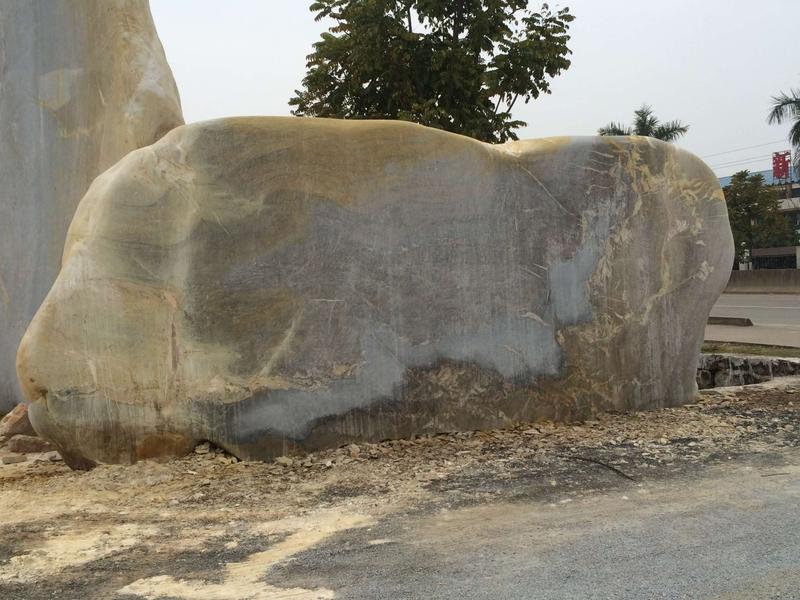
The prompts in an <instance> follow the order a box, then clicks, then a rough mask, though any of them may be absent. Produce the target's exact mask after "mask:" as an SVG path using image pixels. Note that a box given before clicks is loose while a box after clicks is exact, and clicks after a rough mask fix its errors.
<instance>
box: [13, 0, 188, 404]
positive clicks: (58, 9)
mask: <svg viewBox="0 0 800 600" xmlns="http://www.w3.org/2000/svg"><path fill="white" fill-rule="evenodd" d="M182 122H183V120H182V117H181V109H180V102H179V100H178V93H177V90H176V88H175V83H174V81H173V79H172V74H171V72H170V70H169V67H168V66H167V64H166V60H165V58H164V52H163V50H162V48H161V43H160V42H159V40H158V37H157V36H156V33H155V29H154V27H153V22H152V18H151V16H150V8H149V5H148V3H147V1H146V0H58V1H54V0H0V415H2V414H4V413H5V412H7V411H8V410H10V409H11V408H12V407H13V406H14V405H15V404H16V403H17V402H20V401H21V400H22V394H21V392H20V390H19V386H18V384H17V378H16V371H15V368H14V364H15V356H16V352H17V346H18V345H19V341H20V339H21V337H22V334H23V333H24V332H25V328H26V327H27V326H28V324H29V323H30V320H31V318H33V315H34V314H35V312H36V310H37V308H38V307H39V305H40V303H41V301H42V300H43V299H44V297H45V295H46V294H47V292H48V290H49V289H50V287H51V286H52V284H53V281H55V278H56V275H57V274H58V270H59V267H60V263H61V253H62V251H63V248H64V239H65V236H66V233H67V229H68V227H69V224H70V222H71V220H72V217H73V215H74V213H75V208H76V207H77V206H78V203H79V202H80V199H81V198H82V197H83V195H84V194H85V193H86V190H87V189H88V188H89V184H90V183H91V182H92V180H93V179H94V178H95V176H97V175H98V174H100V173H101V172H103V171H105V170H106V169H107V168H108V167H109V166H111V165H113V164H114V163H115V162H117V161H118V160H119V159H120V158H122V157H123V156H125V154H127V153H128V152H129V151H131V150H133V149H136V148H140V147H142V146H146V145H149V144H152V143H153V142H154V141H156V140H157V139H159V138H160V137H161V136H162V135H163V134H164V133H166V132H167V131H169V130H170V129H172V128H174V127H176V126H178V125H180V124H182Z"/></svg>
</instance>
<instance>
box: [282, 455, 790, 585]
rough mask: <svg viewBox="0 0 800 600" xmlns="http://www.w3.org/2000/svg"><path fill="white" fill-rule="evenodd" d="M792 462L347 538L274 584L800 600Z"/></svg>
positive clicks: (393, 526) (452, 515)
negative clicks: (793, 599)
mask: <svg viewBox="0 0 800 600" xmlns="http://www.w3.org/2000/svg"><path fill="white" fill-rule="evenodd" d="M792 453H793V454H792V455H791V456H787V457H786V458H788V461H787V462H784V461H780V462H779V463H773V464H763V463H762V464H758V463H757V462H756V463H752V462H751V463H750V464H747V463H746V462H745V463H744V464H742V463H738V464H728V465H725V466H724V467H718V468H716V470H715V471H712V473H707V474H705V475H704V476H700V477H685V478H683V479H681V480H678V481H674V480H673V481H671V482H664V483H660V484H649V485H646V486H642V485H637V484H629V485H628V486H627V487H623V488H622V489H619V490H615V491H614V492H613V493H597V494H595V495H594V496H592V495H590V496H588V497H584V498H576V499H573V500H571V501H570V499H569V498H562V499H561V500H559V499H557V498H556V499H553V501H552V502H549V503H548V502H540V503H525V502H520V503H500V504H495V505H483V506H477V507H467V508H454V509H451V510H446V511H440V512H437V513H436V514H433V515H431V514H418V515H416V516H415V515H413V514H412V515H408V516H406V517H400V518H398V519H393V520H390V521H388V522H384V523H382V524H378V525H377V526H375V527H373V528H371V529H368V530H355V531H348V532H345V533H342V534H340V535H339V536H337V537H336V538H333V539H330V540H328V542H326V543H325V544H324V545H322V546H320V547H317V548H315V549H313V550H309V551H307V552H305V553H302V554H300V555H297V556H295V558H294V559H293V560H292V561H291V562H289V563H286V564H285V566H283V567H282V568H280V569H275V570H273V572H272V573H271V574H270V576H269V577H268V580H269V581H270V582H271V583H278V584H279V585H280V586H281V587H290V586H295V585H297V586H300V587H303V588H307V589H308V588H313V587H317V586H323V587H327V588H329V589H333V590H335V591H336V598H347V599H348V600H367V599H375V598H392V599H406V598H407V599H416V598H425V599H426V600H433V599H460V600H467V599H483V598H492V599H498V600H500V599H523V598H524V599H531V600H550V599H553V600H556V599H557V600H562V599H565V598H576V599H613V600H628V599H630V600H660V599H664V600H667V599H669V600H672V599H676V600H677V599H679V598H691V599H695V598H697V599H704V600H752V599H756V598H758V599H768V598H784V599H789V598H795V599H796V598H800V461H798V460H797V459H798V458H800V455H798V452H797V450H793V451H792ZM735 462H736V461H734V463H735Z"/></svg>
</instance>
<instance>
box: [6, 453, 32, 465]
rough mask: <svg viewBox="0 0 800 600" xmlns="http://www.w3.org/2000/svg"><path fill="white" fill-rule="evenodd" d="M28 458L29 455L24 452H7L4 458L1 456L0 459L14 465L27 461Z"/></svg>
mask: <svg viewBox="0 0 800 600" xmlns="http://www.w3.org/2000/svg"><path fill="white" fill-rule="evenodd" d="M26 460H28V457H26V456H25V455H24V454H6V455H5V456H3V457H2V458H0V461H2V463H3V464H4V465H13V464H16V463H22V462H25V461H26Z"/></svg>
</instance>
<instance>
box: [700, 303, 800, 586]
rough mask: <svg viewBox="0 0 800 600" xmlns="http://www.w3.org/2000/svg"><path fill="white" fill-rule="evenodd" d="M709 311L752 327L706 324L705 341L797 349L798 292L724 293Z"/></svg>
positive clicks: (799, 332)
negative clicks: (742, 320) (745, 321)
mask: <svg viewBox="0 0 800 600" xmlns="http://www.w3.org/2000/svg"><path fill="white" fill-rule="evenodd" d="M711 314H712V315H713V316H715V317H748V318H750V320H751V321H753V325H754V326H753V327H730V326H724V325H709V326H708V327H706V339H707V340H714V341H720V342H742V343H755V344H771V345H776V346H794V347H798V348H800V295H797V294H723V295H722V296H721V297H720V299H719V301H718V302H717V304H716V305H715V306H714V308H713V309H712V310H711ZM798 597H800V593H799V594H798Z"/></svg>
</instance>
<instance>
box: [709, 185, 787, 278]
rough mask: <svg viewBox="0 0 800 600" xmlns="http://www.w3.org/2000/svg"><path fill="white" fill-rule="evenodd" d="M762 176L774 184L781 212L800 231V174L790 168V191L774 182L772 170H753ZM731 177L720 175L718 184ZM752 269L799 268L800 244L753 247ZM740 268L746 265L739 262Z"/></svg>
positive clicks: (744, 267) (745, 267) (785, 186)
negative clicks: (779, 200)
mask: <svg viewBox="0 0 800 600" xmlns="http://www.w3.org/2000/svg"><path fill="white" fill-rule="evenodd" d="M752 173H753V174H755V173H758V174H759V175H762V176H763V177H764V181H765V182H766V183H767V185H770V186H775V188H776V192H778V194H779V195H780V198H781V212H782V213H784V214H785V215H786V217H787V218H788V219H789V221H790V222H791V223H792V225H793V226H794V228H795V230H796V231H800V174H798V173H797V172H796V171H795V170H794V169H792V170H791V193H790V194H789V193H787V192H788V190H787V188H788V187H789V186H788V185H787V184H786V183H782V182H781V183H776V181H775V180H774V179H773V177H772V171H771V170H770V171H754V172H752ZM731 177H732V176H730V175H729V176H728V177H720V179H719V184H720V185H721V186H722V187H725V186H726V185H728V184H729V183H730V182H731ZM751 261H752V266H751V267H749V268H753V269H800V246H782V247H780V248H755V249H753V256H752V257H751ZM739 268H740V269H747V268H748V266H747V265H743V264H740V265H739Z"/></svg>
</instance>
